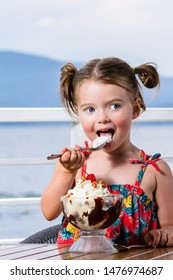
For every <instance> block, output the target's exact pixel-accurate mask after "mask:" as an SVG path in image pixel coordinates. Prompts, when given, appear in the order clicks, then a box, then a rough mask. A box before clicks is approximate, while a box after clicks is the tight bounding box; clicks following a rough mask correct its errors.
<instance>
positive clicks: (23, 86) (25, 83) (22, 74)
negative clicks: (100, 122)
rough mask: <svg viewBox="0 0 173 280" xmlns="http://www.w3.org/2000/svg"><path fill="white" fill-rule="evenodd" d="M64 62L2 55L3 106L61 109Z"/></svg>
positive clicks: (0, 90)
mask: <svg viewBox="0 0 173 280" xmlns="http://www.w3.org/2000/svg"><path fill="white" fill-rule="evenodd" d="M62 65H63V62H62V61H56V60H51V59H47V58H44V57H39V56H33V55H28V54H22V53H15V52H0V107H59V106H61V102H60V98H59V78H60V68H61V66H62Z"/></svg>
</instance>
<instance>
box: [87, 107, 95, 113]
mask: <svg viewBox="0 0 173 280" xmlns="http://www.w3.org/2000/svg"><path fill="white" fill-rule="evenodd" d="M85 111H87V112H88V113H93V112H94V111H95V109H94V108H93V107H89V108H87V109H85Z"/></svg>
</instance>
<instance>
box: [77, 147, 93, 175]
mask: <svg viewBox="0 0 173 280" xmlns="http://www.w3.org/2000/svg"><path fill="white" fill-rule="evenodd" d="M84 144H85V146H84V147H85V148H89V144H88V141H85V142H84ZM75 147H76V148H77V149H80V148H81V147H80V146H79V145H75ZM82 153H84V155H85V161H84V165H83V166H82V171H81V176H85V175H86V173H87V172H86V169H87V159H88V157H89V155H90V154H91V151H82Z"/></svg>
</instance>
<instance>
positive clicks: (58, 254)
mask: <svg viewBox="0 0 173 280" xmlns="http://www.w3.org/2000/svg"><path fill="white" fill-rule="evenodd" d="M0 260H173V247H167V248H149V247H148V248H131V249H127V250H124V251H118V252H117V253H71V252H69V246H67V245H66V246H65V245H58V246H57V245H56V244H1V245H0Z"/></svg>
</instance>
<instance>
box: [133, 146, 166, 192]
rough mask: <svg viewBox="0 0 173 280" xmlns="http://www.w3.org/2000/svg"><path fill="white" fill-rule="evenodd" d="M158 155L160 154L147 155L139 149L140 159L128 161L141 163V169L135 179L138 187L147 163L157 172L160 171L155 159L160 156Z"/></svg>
mask: <svg viewBox="0 0 173 280" xmlns="http://www.w3.org/2000/svg"><path fill="white" fill-rule="evenodd" d="M160 156H161V154H159V153H157V154H154V155H153V156H148V155H147V154H145V152H144V151H143V150H141V152H140V157H141V159H139V160H136V159H132V160H130V163H132V164H142V166H141V169H140V171H139V173H138V177H137V180H136V182H135V186H138V187H139V186H140V184H141V181H142V178H143V175H144V172H145V170H146V168H147V165H148V164H151V165H152V166H153V167H154V168H155V169H156V170H157V171H158V172H161V170H160V168H159V167H158V165H157V164H156V161H157V160H158V159H159V158H160Z"/></svg>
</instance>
